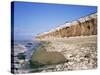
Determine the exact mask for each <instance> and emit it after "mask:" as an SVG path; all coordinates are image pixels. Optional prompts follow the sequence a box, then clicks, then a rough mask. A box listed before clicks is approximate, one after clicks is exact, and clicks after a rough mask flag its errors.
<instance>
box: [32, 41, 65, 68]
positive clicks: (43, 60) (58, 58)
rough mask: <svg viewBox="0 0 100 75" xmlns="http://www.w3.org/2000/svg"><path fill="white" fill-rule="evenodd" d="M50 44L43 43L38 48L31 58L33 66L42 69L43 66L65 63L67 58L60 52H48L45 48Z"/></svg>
mask: <svg viewBox="0 0 100 75" xmlns="http://www.w3.org/2000/svg"><path fill="white" fill-rule="evenodd" d="M49 43H50V42H43V43H42V44H41V45H39V46H38V47H37V48H36V51H35V53H33V55H32V58H31V66H33V67H40V66H43V65H53V64H59V63H63V62H65V57H64V56H63V55H62V54H61V53H60V52H48V51H47V50H46V48H45V47H47V46H48V45H49Z"/></svg>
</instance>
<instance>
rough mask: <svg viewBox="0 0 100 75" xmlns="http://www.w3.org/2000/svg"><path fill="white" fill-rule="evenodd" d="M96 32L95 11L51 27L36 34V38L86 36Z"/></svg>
mask: <svg viewBox="0 0 100 75" xmlns="http://www.w3.org/2000/svg"><path fill="white" fill-rule="evenodd" d="M96 34H97V13H92V14H90V15H87V16H84V17H81V18H79V19H78V20H74V21H72V22H67V23H64V24H63V25H61V26H59V27H56V28H54V29H51V30H49V31H47V32H43V33H41V34H38V35H37V36H36V38H38V39H44V38H56V37H57V38H64V37H73V36H82V35H83V36H87V35H96Z"/></svg>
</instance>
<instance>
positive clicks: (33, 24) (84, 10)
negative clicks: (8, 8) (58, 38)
mask: <svg viewBox="0 0 100 75" xmlns="http://www.w3.org/2000/svg"><path fill="white" fill-rule="evenodd" d="M96 11H97V7H96V6H82V5H68V4H50V3H34V2H14V15H13V16H14V38H15V40H23V39H24V40H28V39H33V38H34V36H36V35H37V34H39V33H42V32H45V31H48V30H50V29H52V28H55V27H57V26H60V25H61V24H63V23H65V22H71V21H73V20H76V19H78V18H80V17H82V16H85V15H88V14H91V13H93V12H96Z"/></svg>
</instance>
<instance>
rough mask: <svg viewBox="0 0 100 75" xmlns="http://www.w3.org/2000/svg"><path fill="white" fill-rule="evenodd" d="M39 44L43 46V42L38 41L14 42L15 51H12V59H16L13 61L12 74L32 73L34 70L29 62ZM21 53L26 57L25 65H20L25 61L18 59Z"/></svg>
mask: <svg viewBox="0 0 100 75" xmlns="http://www.w3.org/2000/svg"><path fill="white" fill-rule="evenodd" d="M39 44H41V42H40V41H37V40H14V45H13V46H14V47H12V48H13V49H12V50H11V51H12V53H11V54H12V55H11V57H13V59H14V60H11V72H13V73H15V74H16V73H18V74H19V73H30V71H31V70H32V68H31V67H30V66H29V60H30V59H31V56H32V54H33V52H35V50H36V49H35V48H36V47H37V46H38V45H39ZM20 53H23V54H24V55H25V60H24V63H23V64H21V63H20V62H21V61H23V60H20V59H18V55H19V54H20Z"/></svg>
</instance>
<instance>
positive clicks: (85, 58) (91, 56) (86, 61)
mask: <svg viewBox="0 0 100 75" xmlns="http://www.w3.org/2000/svg"><path fill="white" fill-rule="evenodd" d="M42 41H49V42H51V43H50V44H49V45H48V46H47V47H46V49H47V51H57V52H61V53H62V54H63V55H64V56H65V58H66V60H67V61H66V62H65V63H62V64H58V65H56V66H55V69H52V70H50V69H47V70H43V72H45V71H46V72H48V71H66V70H83V69H95V68H96V67H97V36H96V35H92V36H78V37H69V38H52V39H48V38H47V39H42Z"/></svg>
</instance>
